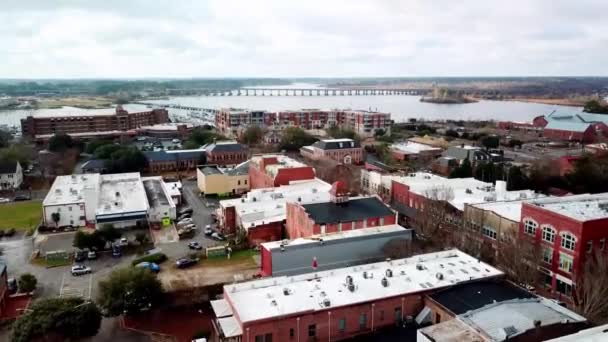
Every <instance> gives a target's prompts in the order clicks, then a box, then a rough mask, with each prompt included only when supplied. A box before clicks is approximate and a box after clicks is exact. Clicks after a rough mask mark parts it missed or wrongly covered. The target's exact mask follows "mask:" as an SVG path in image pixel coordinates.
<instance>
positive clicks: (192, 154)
mask: <svg viewBox="0 0 608 342" xmlns="http://www.w3.org/2000/svg"><path fill="white" fill-rule="evenodd" d="M204 154H205V151H203V150H200V151H183V152H175V151H174V152H171V153H167V151H146V152H144V155H145V156H146V158H147V159H148V161H151V162H159V161H175V160H178V159H182V160H183V159H198V158H200V157H201V155H204Z"/></svg>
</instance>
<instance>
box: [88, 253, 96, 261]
mask: <svg viewBox="0 0 608 342" xmlns="http://www.w3.org/2000/svg"><path fill="white" fill-rule="evenodd" d="M87 259H89V260H93V259H97V253H96V252H95V251H89V252H88V253H87Z"/></svg>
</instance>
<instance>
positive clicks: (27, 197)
mask: <svg viewBox="0 0 608 342" xmlns="http://www.w3.org/2000/svg"><path fill="white" fill-rule="evenodd" d="M31 199H32V197H30V195H17V196H15V198H14V199H13V200H14V201H15V202H17V201H29V200H31Z"/></svg>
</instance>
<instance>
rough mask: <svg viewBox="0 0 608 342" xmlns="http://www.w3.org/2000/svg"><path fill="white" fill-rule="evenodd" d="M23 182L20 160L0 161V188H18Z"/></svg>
mask: <svg viewBox="0 0 608 342" xmlns="http://www.w3.org/2000/svg"><path fill="white" fill-rule="evenodd" d="M21 183H23V169H22V168H21V164H20V163H19V162H18V161H5V162H1V163H0V190H13V189H17V188H19V187H20V186H21Z"/></svg>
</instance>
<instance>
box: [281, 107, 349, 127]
mask: <svg viewBox="0 0 608 342" xmlns="http://www.w3.org/2000/svg"><path fill="white" fill-rule="evenodd" d="M277 123H278V125H280V126H295V127H300V128H302V129H322V128H326V127H329V126H334V125H337V124H340V123H341V117H340V115H339V114H337V112H333V111H324V110H319V109H301V110H289V111H283V112H278V113H277Z"/></svg>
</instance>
